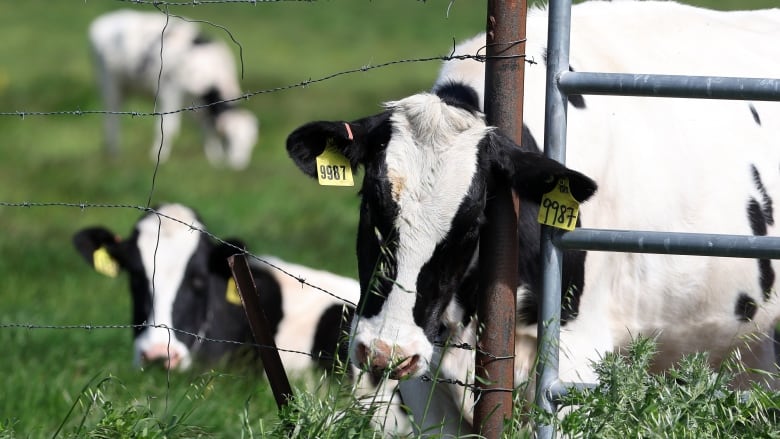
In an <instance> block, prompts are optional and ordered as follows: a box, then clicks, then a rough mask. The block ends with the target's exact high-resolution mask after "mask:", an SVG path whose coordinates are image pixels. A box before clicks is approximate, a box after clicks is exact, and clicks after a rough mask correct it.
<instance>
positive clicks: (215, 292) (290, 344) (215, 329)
mask: <svg viewBox="0 0 780 439" xmlns="http://www.w3.org/2000/svg"><path fill="white" fill-rule="evenodd" d="M156 212H159V213H160V214H161V215H157V214H155V213H147V214H145V215H144V216H143V217H142V218H141V219H140V220H139V221H138V222H137V223H136V224H135V226H134V228H133V231H132V233H131V235H130V236H129V237H127V238H125V239H122V238H119V237H118V235H117V234H115V233H114V232H112V231H111V230H109V229H108V228H106V227H90V228H86V229H83V230H81V231H79V232H78V233H76V235H75V236H74V238H73V241H74V244H75V246H76V248H77V250H78V251H79V253H80V254H81V255H82V256H83V257H84V258H85V259H86V260H87V262H88V263H89V264H90V265H93V266H94V267H95V268H96V269H97V270H98V271H100V272H102V273H104V274H109V275H115V274H116V273H118V272H119V270H124V271H126V272H127V273H128V278H129V281H130V290H131V291H130V292H131V295H132V304H133V316H132V324H133V325H136V327H135V330H134V332H135V333H134V340H135V348H134V352H135V353H134V361H135V363H136V364H138V365H143V364H145V363H149V362H160V363H163V365H164V366H165V367H167V368H170V369H187V368H188V367H190V365H191V364H192V361H193V357H198V358H199V359H200V360H202V361H215V360H219V359H220V358H221V357H222V356H224V355H225V354H227V353H229V352H233V351H235V350H236V349H237V347H238V346H240V345H238V344H235V343H218V342H209V341H206V340H198V339H197V337H195V336H193V335H191V334H195V335H198V336H201V337H204V338H206V339H214V340H227V341H235V342H251V341H252V340H253V339H252V333H251V330H250V328H249V324H248V322H247V318H246V315H245V313H244V310H243V307H242V305H241V302H240V299H239V297H238V296H237V293H236V291H235V284H234V283H233V282H232V280H231V279H232V278H231V274H230V268H229V267H228V264H227V257H228V256H230V255H233V254H236V253H239V251H238V250H236V248H235V247H233V245H234V244H233V243H232V242H231V243H229V244H225V243H219V244H217V243H215V242H214V241H213V240H212V239H211V238H210V237H208V236H207V235H205V234H202V233H198V232H196V231H194V230H193V229H192V228H191V227H194V228H198V229H201V230H205V229H204V226H203V224H202V222H201V220H200V219H199V218H198V216H197V215H196V214H195V212H193V210H192V209H190V208H188V207H185V206H182V205H180V204H165V205H163V206H161V207H159V208H158V209H156ZM170 218H174V219H175V220H172V219H170ZM239 245H240V244H239ZM239 248H240V247H239ZM262 259H263V260H265V261H267V262H268V263H270V264H273V266H275V267H277V268H279V269H281V270H284V271H286V272H287V273H290V274H292V275H295V276H299V277H300V278H302V279H305V280H306V281H307V282H308V283H310V284H312V285H316V286H318V287H320V288H322V289H325V290H326V291H329V292H331V293H333V294H334V295H336V296H337V297H334V296H330V295H328V294H325V293H323V292H322V291H320V290H317V289H315V288H312V287H310V286H307V285H302V284H301V283H300V282H298V281H297V280H296V279H294V278H292V277H290V276H289V275H287V274H284V273H282V272H281V271H279V270H277V269H273V268H270V267H268V266H266V265H262V266H261V264H260V263H259V262H256V261H255V262H252V263H251V269H252V274H253V277H254V279H255V283H256V285H257V287H258V289H259V291H261V304H262V307H263V310H264V312H265V314H266V316H267V317H268V319H269V323H270V324H271V326H272V328H273V332H274V334H275V340H276V343H277V346H278V347H279V348H280V350H281V352H280V355H281V356H282V361H283V363H284V366H285V369H286V370H287V371H293V372H294V371H301V370H305V369H307V368H310V367H311V366H312V365H313V363H312V358H319V357H322V359H323V361H324V360H326V359H332V358H334V354H337V353H338V348H337V347H338V346H339V343H338V342H339V337H340V335H341V334H342V330H343V329H344V328H345V327H348V323H346V324H345V323H344V322H349V321H350V320H351V314H352V312H353V306H352V305H350V303H355V302H357V300H358V296H359V286H358V283H357V281H355V280H354V279H349V278H345V277H342V276H338V275H335V274H332V273H329V272H326V271H322V270H315V269H311V268H308V267H304V266H301V265H297V264H291V263H288V262H285V261H282V260H280V259H278V258H275V257H272V256H264V257H262ZM112 261H113V262H112ZM112 264H113V267H112ZM105 267H108V270H109V271H106V270H105V269H104V268H105ZM110 271H113V272H110ZM146 325H148V326H146ZM345 325H346V326H345ZM167 328H175V329H176V330H179V331H169V330H168V329H167ZM287 351H290V352H287ZM296 352H304V353H310V354H312V355H313V357H310V356H308V355H305V354H303V355H302V354H300V353H296ZM320 354H323V355H320ZM324 365H325V366H328V364H324Z"/></svg>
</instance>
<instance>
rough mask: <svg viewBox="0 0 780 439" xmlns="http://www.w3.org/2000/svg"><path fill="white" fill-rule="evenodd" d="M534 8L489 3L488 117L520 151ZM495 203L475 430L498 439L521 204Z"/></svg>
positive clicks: (483, 256) (510, 197)
mask: <svg viewBox="0 0 780 439" xmlns="http://www.w3.org/2000/svg"><path fill="white" fill-rule="evenodd" d="M526 11H527V2H526V0H520V1H507V0H505V1H502V0H489V1H488V11H487V47H486V50H485V54H486V55H487V60H486V64H485V114H486V116H487V121H488V124H490V125H494V126H497V127H499V128H500V129H501V130H502V131H503V132H504V133H505V134H506V135H508V136H509V137H510V138H512V139H513V140H514V141H515V142H516V143H518V144H519V143H520V141H521V136H522V129H523V82H524V72H525V57H524V55H525V20H526ZM498 183H499V184H497V185H496V187H495V188H494V190H493V192H492V193H491V194H489V196H488V202H487V206H486V209H485V216H486V219H487V221H486V224H485V226H484V227H483V230H482V238H481V240H480V250H479V251H480V254H479V258H480V267H481V268H480V270H481V271H480V285H481V287H480V288H481V295H480V301H479V303H478V309H477V313H478V319H479V322H480V324H481V332H480V335H479V341H478V343H477V347H478V350H477V356H476V376H477V379H476V385H477V387H478V389H479V399H478V401H477V404H476V406H475V409H474V425H475V428H476V429H477V431H479V433H480V434H481V435H483V436H485V437H486V438H498V437H500V436H501V434H502V433H503V431H504V426H505V422H506V421H509V420H511V419H512V409H513V398H512V397H513V393H512V389H513V388H514V348H515V303H516V297H517V254H518V248H517V242H518V241H517V215H518V209H519V201H518V199H517V197H516V196H515V195H514V194H513V193H512V189H511V187H509V185H508V183H509V182H498Z"/></svg>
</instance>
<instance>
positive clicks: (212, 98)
mask: <svg viewBox="0 0 780 439" xmlns="http://www.w3.org/2000/svg"><path fill="white" fill-rule="evenodd" d="M200 100H201V101H202V102H203V104H204V105H208V107H206V108H208V114H209V116H211V117H213V118H216V117H217V116H219V115H220V114H221V113H224V112H225V111H226V110H229V109H230V108H232V107H233V103H232V102H224V100H225V98H224V97H223V96H222V94H221V93H220V92H219V90H217V89H216V88H214V87H211V88H209V89H208V90H207V91H206V93H203V95H202V96H201V97H200Z"/></svg>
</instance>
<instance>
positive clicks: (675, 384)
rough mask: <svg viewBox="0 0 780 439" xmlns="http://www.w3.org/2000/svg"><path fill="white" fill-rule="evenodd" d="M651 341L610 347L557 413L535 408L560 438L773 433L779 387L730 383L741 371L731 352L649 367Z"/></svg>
mask: <svg viewBox="0 0 780 439" xmlns="http://www.w3.org/2000/svg"><path fill="white" fill-rule="evenodd" d="M655 353H656V348H655V343H654V342H653V340H651V339H648V338H639V339H637V340H635V341H634V342H633V343H632V344H631V345H630V347H629V348H628V349H627V350H626V353H625V354H621V353H609V354H607V355H605V357H604V359H603V360H602V361H600V362H599V363H598V364H597V365H596V373H597V375H598V378H599V384H598V385H597V386H596V387H595V388H590V389H572V390H571V392H570V393H569V394H568V395H566V396H565V397H563V400H562V405H564V406H568V407H570V411H569V412H568V413H567V414H566V415H565V416H563V417H562V418H558V417H551V416H549V415H543V414H540V413H536V417H537V419H538V420H539V421H542V422H548V423H552V424H553V425H555V426H556V428H557V429H558V430H559V431H560V432H561V433H562V435H563V436H564V437H575V436H576V437H582V438H604V439H609V438H620V439H625V438H629V437H630V438H691V439H693V438H705V437H707V438H780V392H772V391H769V390H767V389H766V388H764V387H762V386H760V385H758V384H755V385H753V386H752V387H751V389H749V391H741V390H735V389H734V388H733V386H732V384H733V382H734V379H735V377H736V375H737V374H738V373H741V372H745V370H744V369H743V368H740V366H739V364H738V363H737V362H736V361H735V360H734V359H733V358H732V359H729V360H727V361H726V362H724V363H723V365H722V366H721V367H720V368H718V369H717V370H714V369H713V368H712V367H711V366H710V364H709V361H708V356H707V354H704V353H697V354H692V355H688V356H686V357H684V358H682V359H681V360H680V361H679V362H678V363H677V364H676V365H675V366H674V367H673V368H671V369H669V370H667V371H666V372H665V373H661V374H654V373H651V372H650V366H651V362H652V358H653V356H654V354H655Z"/></svg>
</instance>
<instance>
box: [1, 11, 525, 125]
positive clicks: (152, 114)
mask: <svg viewBox="0 0 780 439" xmlns="http://www.w3.org/2000/svg"><path fill="white" fill-rule="evenodd" d="M128 1H130V0H128ZM483 48H484V47H483ZM481 50H482V49H480V51H481ZM510 58H525V62H527V63H529V64H536V61H535V60H533V59H529V58H527V57H526V55H525V54H521V55H497V56H487V55H480V54H479V51H478V53H477V54H474V55H453V54H450V55H447V56H431V57H424V58H407V59H398V60H393V61H387V62H384V63H380V64H375V65H369V64H365V65H362V66H360V67H356V68H352V69H348V70H342V71H339V72H335V73H331V74H328V75H325V76H322V77H320V78H316V79H306V80H303V81H299V82H296V83H292V84H288V85H283V86H279V87H272V88H267V89H263V90H257V91H253V92H249V93H245V94H243V95H241V96H239V97H236V98H232V99H224V100H220V101H214V102H211V103H206V104H194V105H190V106H187V107H183V108H179V109H176V110H170V111H146V112H144V111H106V110H82V109H75V110H52V111H24V110H17V111H2V112H0V116H6V117H7V116H13V117H21V118H22V119H23V118H25V117H32V116H89V115H98V114H101V115H105V114H111V115H118V116H130V117H156V116H165V115H169V114H176V113H183V112H187V111H198V110H202V109H206V108H208V107H211V106H214V105H224V104H232V103H236V102H239V101H244V100H249V99H250V98H253V97H255V96H259V95H263V94H268V93H277V92H281V91H286V90H292V89H296V88H306V87H308V86H310V85H313V84H318V83H321V82H325V81H329V80H331V79H334V78H338V77H340V76H345V75H352V74H356V73H363V72H368V71H371V70H376V69H382V68H386V67H390V66H394V65H398V64H407V63H421V62H431V61H452V60H466V59H472V60H474V61H478V62H485V61H487V60H488V59H510Z"/></svg>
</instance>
